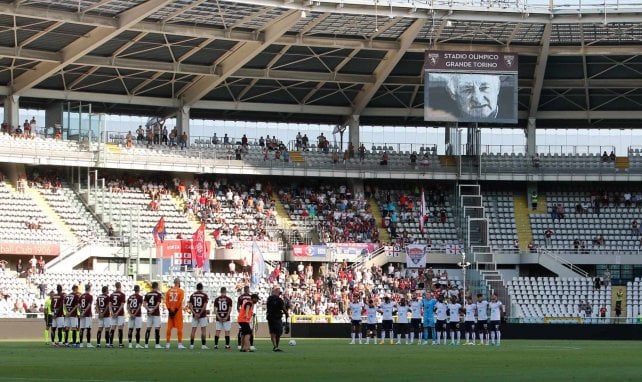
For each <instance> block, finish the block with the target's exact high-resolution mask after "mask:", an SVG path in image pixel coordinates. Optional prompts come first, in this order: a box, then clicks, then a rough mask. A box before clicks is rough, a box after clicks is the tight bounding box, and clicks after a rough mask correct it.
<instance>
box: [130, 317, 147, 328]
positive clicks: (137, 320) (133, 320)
mask: <svg viewBox="0 0 642 382" xmlns="http://www.w3.org/2000/svg"><path fill="white" fill-rule="evenodd" d="M127 327H128V328H129V329H140V328H142V327H143V318H142V317H129V320H128V321H127Z"/></svg>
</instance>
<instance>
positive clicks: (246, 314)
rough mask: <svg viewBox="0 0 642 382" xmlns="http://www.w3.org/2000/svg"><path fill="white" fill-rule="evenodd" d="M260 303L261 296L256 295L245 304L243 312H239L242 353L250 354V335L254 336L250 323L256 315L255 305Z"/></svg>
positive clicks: (242, 308) (242, 307)
mask: <svg viewBox="0 0 642 382" xmlns="http://www.w3.org/2000/svg"><path fill="white" fill-rule="evenodd" d="M258 301H259V295H258V294H256V293H254V294H252V295H251V296H250V300H246V301H244V302H243V306H241V310H240V311H239V318H238V323H239V326H240V327H241V352H243V353H245V352H250V351H252V350H250V334H252V328H251V327H250V322H251V321H252V316H253V314H254V305H256V303H257V302H258Z"/></svg>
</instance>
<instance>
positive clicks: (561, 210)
mask: <svg viewBox="0 0 642 382" xmlns="http://www.w3.org/2000/svg"><path fill="white" fill-rule="evenodd" d="M565 216H566V210H565V209H564V205H563V204H562V203H558V204H557V219H558V220H560V221H561V220H562V219H564V217H565Z"/></svg>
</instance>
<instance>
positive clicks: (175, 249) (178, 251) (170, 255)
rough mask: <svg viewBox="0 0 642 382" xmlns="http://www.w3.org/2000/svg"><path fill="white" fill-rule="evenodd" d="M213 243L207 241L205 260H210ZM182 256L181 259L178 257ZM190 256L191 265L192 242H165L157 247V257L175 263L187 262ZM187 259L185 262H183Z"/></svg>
mask: <svg viewBox="0 0 642 382" xmlns="http://www.w3.org/2000/svg"><path fill="white" fill-rule="evenodd" d="M210 250H211V242H209V241H205V256H204V258H205V259H210V258H211V256H210V253H211V252H210ZM178 255H180V257H179V256H178ZM187 255H189V259H190V263H191V259H193V256H192V240H165V241H163V242H162V243H160V244H159V245H157V246H156V257H157V258H164V259H174V262H176V261H178V259H179V258H180V259H181V261H187V260H186V259H187V258H188V257H187ZM183 259H185V260H183Z"/></svg>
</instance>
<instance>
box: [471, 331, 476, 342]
mask: <svg viewBox="0 0 642 382" xmlns="http://www.w3.org/2000/svg"><path fill="white" fill-rule="evenodd" d="M470 336H471V337H472V343H473V345H474V344H475V332H472V333H471V334H470Z"/></svg>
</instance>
